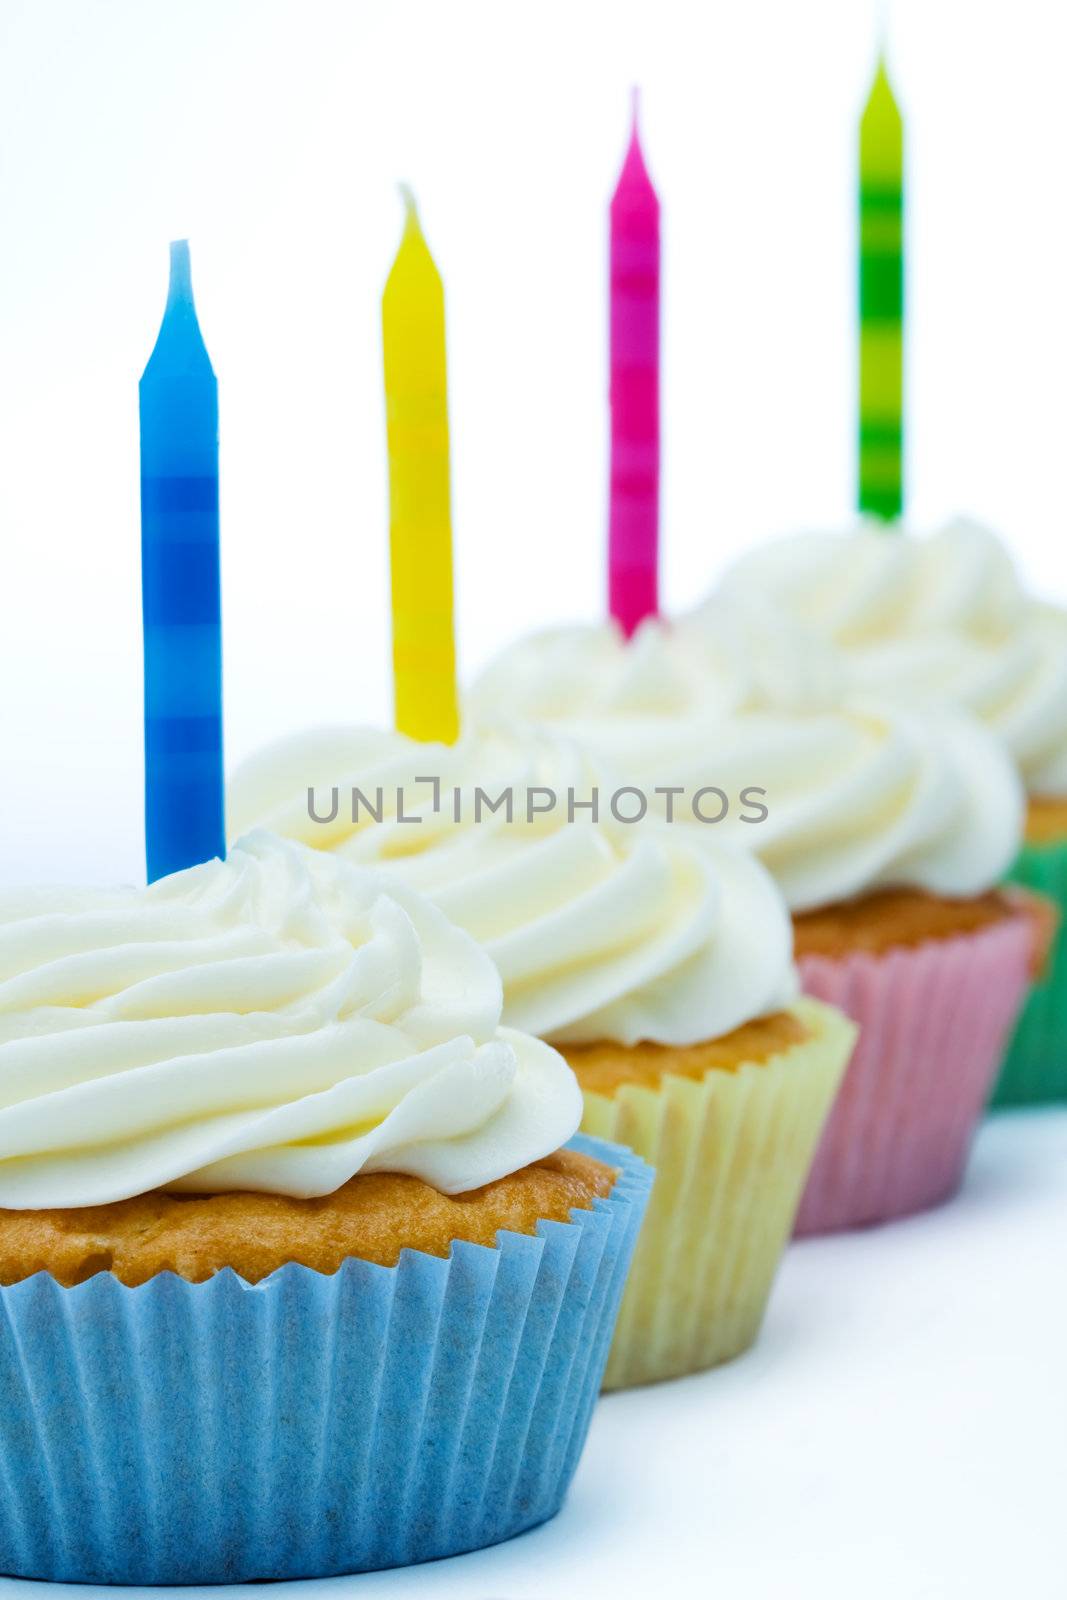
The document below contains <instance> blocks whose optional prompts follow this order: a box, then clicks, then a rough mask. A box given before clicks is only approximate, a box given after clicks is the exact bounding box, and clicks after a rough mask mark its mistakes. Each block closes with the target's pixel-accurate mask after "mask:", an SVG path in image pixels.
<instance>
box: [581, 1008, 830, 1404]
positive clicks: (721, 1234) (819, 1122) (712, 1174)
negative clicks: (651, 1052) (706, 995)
mask: <svg viewBox="0 0 1067 1600" xmlns="http://www.w3.org/2000/svg"><path fill="white" fill-rule="evenodd" d="M794 1013H795V1015H796V1016H797V1017H799V1018H800V1019H801V1021H802V1022H803V1023H804V1024H805V1025H806V1027H807V1029H808V1032H809V1037H808V1038H807V1039H805V1040H804V1041H803V1043H801V1044H798V1045H793V1046H792V1047H791V1048H790V1049H788V1050H785V1051H783V1052H782V1053H781V1054H779V1055H776V1056H772V1057H771V1058H770V1059H769V1060H767V1061H764V1062H760V1063H756V1062H746V1063H743V1064H742V1065H740V1066H738V1067H737V1068H735V1069H734V1070H732V1071H724V1070H722V1069H719V1068H713V1069H712V1070H711V1071H710V1072H708V1073H707V1075H706V1076H705V1077H704V1078H703V1079H702V1080H699V1081H697V1080H694V1079H689V1078H682V1077H673V1076H671V1075H669V1074H668V1075H667V1076H666V1077H665V1078H664V1079H663V1081H662V1083H661V1084H659V1085H658V1087H656V1088H654V1089H649V1088H646V1087H643V1086H640V1085H636V1084H624V1085H623V1086H622V1087H621V1088H620V1089H619V1091H618V1092H617V1093H616V1094H614V1095H611V1096H605V1095H600V1094H592V1093H589V1094H586V1095H585V1115H584V1117H583V1119H582V1128H583V1130H584V1131H585V1132H586V1133H590V1134H593V1135H594V1136H595V1137H597V1138H603V1139H611V1140H613V1141H615V1142H616V1143H618V1144H624V1145H629V1147H630V1148H631V1149H632V1150H634V1151H636V1152H637V1154H638V1155H641V1156H643V1157H644V1158H645V1160H646V1161H649V1162H651V1164H652V1165H653V1166H654V1167H655V1169H656V1180H655V1184H654V1186H653V1190H652V1198H651V1201H650V1202H649V1207H648V1211H647V1213H646V1217H645V1223H644V1226H643V1228H642V1230H641V1234H640V1237H639V1238H638V1242H637V1250H636V1253H635V1255H634V1260H633V1265H632V1267H631V1269H630V1276H629V1279H628V1280H627V1286H626V1291H625V1294H624V1296H623V1302H622V1309H621V1311H620V1314H619V1321H618V1324H617V1327H616V1332H615V1339H614V1342H613V1344H612V1347H611V1354H610V1356H609V1358H608V1365H607V1371H606V1373H605V1376H604V1387H605V1388H606V1389H623V1388H628V1387H630V1386H632V1385H634V1384H640V1383H655V1382H658V1381H659V1380H660V1379H664V1378H677V1377H681V1376H683V1375H684V1374H686V1373H690V1372H700V1371H702V1370H703V1369H704V1368H705V1367H711V1366H715V1365H716V1364H717V1363H718V1362H721V1361H729V1360H730V1359H731V1357H733V1356H736V1355H739V1354H740V1353H741V1351H742V1350H747V1349H748V1347H749V1345H750V1344H752V1342H753V1340H754V1339H755V1337H756V1334H757V1333H758V1332H759V1327H760V1323H761V1322H762V1320H763V1313H764V1310H765V1308H766V1305H767V1300H768V1297H769V1295H770V1290H771V1284H772V1282H773V1280H774V1274H775V1271H776V1269H777V1266H778V1262H779V1259H780V1257H781V1254H782V1251H783V1249H784V1247H785V1244H786V1241H787V1240H788V1238H789V1236H790V1233H791V1232H792V1228H793V1220H794V1217H795V1215H796V1210H797V1205H798V1203H799V1201H800V1195H801V1192H802V1190H803V1186H804V1182H805V1180H806V1178H807V1175H808V1169H809V1167H810V1166H811V1161H812V1157H813V1156H814V1153H815V1147H816V1144H817V1142H818V1139H819V1135H820V1133H821V1132H822V1128H823V1124H824V1122H825V1121H826V1117H827V1113H828V1112H829V1109H830V1106H831V1104H832V1102H833V1098H834V1095H835V1093H836V1092H837V1088H838V1085H839V1084H840V1082H841V1078H842V1076H843V1074H844V1070H845V1066H846V1064H847V1062H848V1058H849V1056H850V1054H851V1052H852V1046H853V1044H854V1042H855V1038H856V1032H857V1030H856V1027H855V1025H854V1024H853V1023H852V1022H850V1021H849V1020H848V1018H847V1017H844V1016H842V1014H841V1013H840V1012H839V1011H836V1010H834V1009H833V1007H831V1006H826V1005H823V1004H821V1003H820V1002H819V1001H815V1000H810V999H802V1000H798V1001H797V1003H796V1006H795V1007H794Z"/></svg>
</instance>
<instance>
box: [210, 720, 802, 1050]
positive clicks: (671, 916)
mask: <svg viewBox="0 0 1067 1600" xmlns="http://www.w3.org/2000/svg"><path fill="white" fill-rule="evenodd" d="M420 776H421V778H422V780H423V787H422V789H421V791H419V789H418V783H419V778H420ZM430 776H432V777H435V778H437V779H438V780H439V799H440V804H439V806H438V808H437V809H436V810H435V809H434V805H433V801H434V795H433V793H432V792H431V788H430V786H429V784H428V783H427V782H426V779H427V778H428V777H430ZM309 786H311V787H315V789H316V798H315V810H316V813H317V814H318V815H320V816H326V815H328V814H329V813H330V812H331V811H332V810H333V809H334V807H333V790H334V789H335V788H336V790H337V801H338V804H337V807H336V815H334V817H333V819H332V821H330V822H328V823H320V822H315V821H313V820H312V819H311V816H310V815H309V807H308V799H307V790H308V787H309ZM327 786H329V792H327ZM397 786H399V787H400V788H401V790H402V795H401V800H400V804H398V801H397V796H396V788H397ZM353 787H358V788H359V790H360V791H361V794H362V796H363V797H364V798H365V799H369V800H370V801H371V803H372V804H374V803H376V802H377V801H378V798H379V796H378V791H379V790H381V797H380V798H381V804H382V807H383V818H382V820H381V821H380V822H375V821H372V820H371V819H370V818H369V817H368V815H367V813H366V810H365V808H363V807H362V806H360V807H359V808H358V810H359V816H358V818H357V820H353V816H352V810H353V808H352V806H351V804H350V799H351V791H352V788H353ZM594 787H595V788H596V789H597V791H598V797H599V798H598V807H599V814H598V818H597V819H596V820H594V819H593V817H592V815H591V813H590V812H589V810H588V809H587V805H586V802H588V800H589V799H590V798H591V796H592V791H593V789H594ZM478 789H481V790H482V791H483V793H484V794H486V795H488V796H489V797H490V798H491V799H493V800H498V799H499V796H500V792H501V791H502V790H506V791H507V792H509V793H510V794H511V795H512V815H511V818H510V820H509V818H508V816H507V813H506V810H505V809H504V808H503V807H501V808H500V809H498V810H496V811H490V810H489V809H488V808H487V807H486V806H485V805H484V804H483V805H482V806H481V808H480V815H478V807H477V795H476V791H477V790H478ZM614 792H615V790H614V788H613V787H612V780H611V779H610V778H608V777H606V775H605V774H604V772H602V771H601V769H600V768H599V767H598V766H597V765H596V764H595V763H593V762H592V761H591V760H590V759H589V758H588V757H587V756H585V755H583V754H582V752H581V751H580V750H579V749H578V747H577V746H575V745H573V744H572V743H570V742H569V741H566V740H561V739H556V738H552V737H549V736H547V735H543V734H542V735H535V734H533V733H532V732H529V731H523V730H520V729H516V730H514V731H513V732H510V733H508V732H494V731H488V732H479V733H476V734H473V735H470V734H468V735H466V736H465V737H464V738H463V739H462V740H461V741H460V742H459V744H457V745H454V746H451V747H448V746H441V745H421V744H415V743H414V742H413V741H411V740H408V739H405V738H403V737H402V736H400V735H396V734H383V733H378V732H374V731H372V730H366V729H360V728H351V729H332V730H324V731H322V732H320V733H312V734H308V735H304V736H300V737H297V738H295V739H290V740H284V741H282V742H281V743H280V744H277V745H274V746H271V747H270V748H269V749H267V750H265V751H263V752H262V753H261V754H260V755H258V756H257V757H255V758H253V760H252V761H251V762H249V763H247V764H246V765H245V767H243V768H242V769H241V770H240V771H239V772H238V773H237V774H236V775H235V777H234V780H233V784H232V786H231V793H230V812H231V815H232V816H233V817H234V818H235V820H238V821H239V822H240V824H241V825H242V826H244V825H247V823H248V822H249V821H250V820H252V819H257V820H259V821H260V822H262V823H265V824H267V825H269V826H271V827H274V828H279V829H281V830H282V831H284V832H286V833H288V834H291V835H293V836H295V837H297V838H300V839H303V840H304V841H306V842H308V843H317V844H319V845H320V846H322V847H325V848H330V849H333V850H335V851H339V852H340V853H342V854H343V855H344V856H345V857H347V858H349V859H351V860H356V861H362V862H373V863H374V864H375V865H376V866H378V867H381V868H383V869H387V870H388V871H389V873H390V874H391V875H392V876H395V877H397V878H401V879H403V880H404V881H405V882H407V883H409V884H411V885H412V886H413V887H415V888H417V889H419V890H420V891H422V892H423V893H424V894H426V895H427V896H428V897H429V898H431V899H432V900H434V901H435V903H436V904H437V905H438V906H439V907H440V908H441V909H442V910H443V911H444V912H445V914H446V915H447V916H448V917H449V918H450V919H452V920H453V921H454V922H456V923H457V924H458V925H459V926H460V927H462V928H465V929H466V930H467V931H468V932H469V933H471V934H473V935H474V937H475V938H476V939H477V940H478V941H479V942H480V943H481V944H482V945H483V947H484V948H485V950H486V951H487V952H488V954H489V955H490V956H491V957H492V959H493V961H494V962H495V963H496V965H497V967H498V968H499V970H500V973H501V976H502V978H503V983H504V1017H505V1020H506V1021H508V1022H509V1023H510V1024H512V1025H513V1026H515V1027H520V1028H524V1029H528V1030H529V1031H530V1032H533V1033H537V1034H540V1035H541V1036H542V1037H545V1038H549V1039H553V1040H556V1041H558V1042H574V1043H577V1042H582V1041H592V1040H599V1039H613V1040H616V1041H618V1042H620V1043H625V1044H630V1043H634V1042H635V1041H637V1040H640V1039H652V1040H657V1041H659V1042H660V1043H664V1044H692V1043H695V1042H698V1041H700V1040H703V1039H709V1038H715V1037H718V1036H720V1035H722V1034H725V1033H728V1032H730V1031H731V1030H732V1029H733V1028H735V1027H738V1026H739V1025H740V1024H741V1023H742V1022H747V1021H749V1020H750V1019H751V1018H753V1017H755V1016H761V1015H764V1014H766V1013H768V1012H771V1011H775V1010H778V1009H780V1008H781V1007H782V1006H783V1005H787V1004H789V1003H790V1002H791V1001H792V999H793V998H794V997H795V994H796V978H795V974H794V971H793V967H792V960H791V949H792V933H791V929H790V925H789V919H788V916H787V914H786V911H785V908H784V906H783V905H782V902H781V898H780V896H779V895H778V893H777V891H776V890H775V888H774V886H773V884H772V883H771V881H770V879H769V877H768V876H767V875H766V873H765V872H764V871H763V870H762V869H761V868H760V867H759V865H758V863H756V862H754V861H752V860H751V859H750V858H748V857H747V856H746V855H744V854H743V853H742V852H738V851H735V850H731V849H728V848H726V847H724V846H723V845H721V844H720V843H719V842H718V841H714V842H702V846H701V847H700V848H698V847H697V846H696V844H695V842H694V838H693V836H692V835H691V834H690V833H689V832H688V830H683V829H680V828H673V827H668V826H666V825H665V824H664V823H662V822H659V821H653V822H650V823H643V824H640V825H634V824H630V823H626V822H622V821H619V820H618V819H617V818H616V817H615V816H614V815H612V813H611V811H610V809H609V803H608V802H609V796H610V795H611V794H613V793H614ZM457 794H458V796H459V799H458V801H457V800H456V799H455V796H456V795H457ZM548 794H551V795H554V796H555V797H556V803H555V804H554V805H553V806H552V807H551V808H547V807H546V808H545V809H531V807H530V806H529V805H528V800H529V798H530V796H532V795H536V796H537V797H538V807H540V806H544V805H545V800H544V797H545V796H546V795H548ZM420 795H421V798H420ZM571 797H573V801H574V804H573V805H572V804H571ZM401 807H402V808H403V812H404V815H405V816H406V817H408V818H409V819H410V818H411V817H412V816H416V815H417V816H418V817H419V821H418V822H411V821H410V820H408V821H402V820H400V816H399V811H400V809H401ZM572 817H573V820H572Z"/></svg>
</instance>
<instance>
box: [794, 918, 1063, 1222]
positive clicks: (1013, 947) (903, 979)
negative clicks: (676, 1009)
mask: <svg viewBox="0 0 1067 1600" xmlns="http://www.w3.org/2000/svg"><path fill="white" fill-rule="evenodd" d="M1033 942H1034V929H1033V924H1032V921H1031V918H1030V917H1029V916H1027V915H1026V914H1023V913H1020V915H1018V916H1013V917H1009V918H1006V919H1005V920H1003V921H1001V922H997V923H994V924H993V925H992V926H988V927H985V928H982V929H980V930H978V931H977V932H974V933H968V934H964V935H961V936H959V937H956V938H951V939H938V940H930V941H928V942H927V943H925V944H922V945H918V946H915V947H912V948H901V949H897V950H891V951H888V952H887V953H885V954H883V955H877V956H872V955H869V954H857V955H852V956H847V957H844V958H841V959H834V958H827V957H823V956H805V957H804V958H803V959H802V960H801V961H800V962H799V963H798V966H799V968H800V976H801V982H802V984H803V986H804V989H805V992H806V993H808V994H811V995H815V996H817V997H818V998H819V999H820V1000H825V1001H828V1002H829V1003H830V1004H831V1005H836V1006H839V1007H840V1008H841V1010H842V1011H844V1012H846V1013H847V1015H848V1016H850V1017H852V1018H853V1019H854V1020H855V1021H856V1022H858V1023H859V1027H860V1033H859V1041H858V1043H857V1045H856V1049H855V1052H854V1054H853V1056H852V1060H851V1062H850V1064H849V1068H848V1071H847V1073H846V1074H845V1081H844V1083H843V1084H842V1086H841V1092H840V1094H839V1095H838V1097H837V1100H836V1102H835V1104H834V1108H833V1110H832V1112H831V1113H830V1117H829V1120H828V1121H827V1124H826V1128H825V1131H824V1132H823V1136H822V1139H821V1141H820V1144H819V1149H818V1153H817V1154H816V1157H815V1162H814V1165H813V1167H812V1171H811V1177H810V1178H809V1180H808V1185H807V1188H806V1190H805V1192H804V1199H803V1201H802V1202H801V1206H800V1214H799V1216H798V1218H797V1232H798V1233H799V1234H811V1233H829V1232H832V1231H835V1230H837V1229H841V1228H856V1227H860V1226H862V1225H863V1224H866V1223H872V1222H885V1221H888V1220H889V1219H890V1218H893V1217H902V1216H907V1215H908V1214H910V1213H911V1212H914V1211H922V1210H924V1209H926V1208H927V1207H928V1206H933V1205H937V1204H938V1203H939V1202H940V1201H943V1200H947V1199H948V1198H949V1197H950V1196H951V1195H953V1194H955V1192H956V1190H957V1189H958V1188H959V1186H960V1183H961V1182H962V1179H963V1173H964V1168H965V1166H966V1163H967V1157H968V1154H969V1152H970V1147H971V1140H972V1138H973V1136H974V1131H975V1128H976V1127H977V1124H978V1121H979V1118H980V1117H981V1115H982V1112H983V1110H984V1108H985V1103H986V1100H987V1099H988V1097H989V1091H990V1089H991V1087H992V1084H993V1079H994V1077H995V1076H996V1073H997V1071H998V1069H999V1067H1000V1064H1001V1062H1002V1060H1003V1059H1004V1051H1005V1048H1006V1046H1007V1042H1008V1038H1009V1036H1010V1033H1011V1029H1012V1027H1013V1025H1014V1023H1015V1021H1016V1018H1017V1017H1018V1015H1019V1011H1020V1008H1021V1006H1022V1003H1023V1000H1024V998H1025V996H1026V992H1027V989H1028V987H1029V984H1030V981H1031V972H1030V962H1031V955H1032V951H1033Z"/></svg>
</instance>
